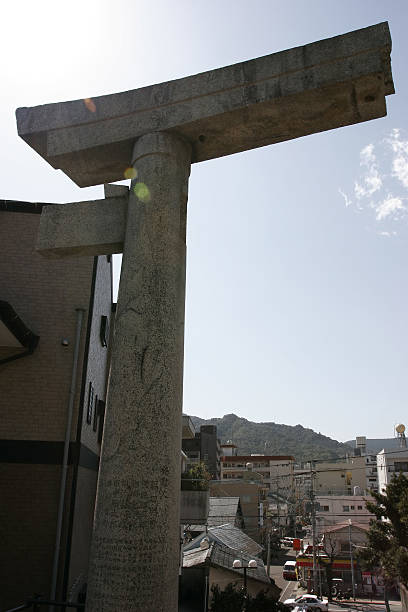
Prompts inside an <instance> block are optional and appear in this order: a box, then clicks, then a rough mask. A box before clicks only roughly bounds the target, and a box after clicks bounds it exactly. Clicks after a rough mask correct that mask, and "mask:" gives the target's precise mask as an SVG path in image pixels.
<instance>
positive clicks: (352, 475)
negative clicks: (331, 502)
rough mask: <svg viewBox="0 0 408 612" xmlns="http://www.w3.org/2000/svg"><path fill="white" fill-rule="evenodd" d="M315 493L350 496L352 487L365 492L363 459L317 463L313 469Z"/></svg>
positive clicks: (348, 458)
mask: <svg viewBox="0 0 408 612" xmlns="http://www.w3.org/2000/svg"><path fill="white" fill-rule="evenodd" d="M314 486H315V492H316V494H317V495H325V494H327V495H331V494H334V495H352V494H353V493H354V487H358V490H359V492H360V494H361V493H365V491H366V463H365V458H364V457H347V458H346V459H345V460H340V461H331V462H320V461H319V462H318V463H317V464H316V467H315V485H314Z"/></svg>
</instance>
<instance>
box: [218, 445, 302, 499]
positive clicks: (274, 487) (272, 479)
mask: <svg viewBox="0 0 408 612" xmlns="http://www.w3.org/2000/svg"><path fill="white" fill-rule="evenodd" d="M294 464H295V459H294V457H292V456H291V455H289V456H287V455H274V456H272V455H260V454H259V455H258V454H252V455H224V456H223V457H222V458H221V480H228V479H237V478H242V477H243V474H244V473H245V472H247V471H248V470H252V471H254V472H257V473H258V474H261V475H262V478H263V483H264V486H265V487H266V488H268V489H269V490H270V491H271V492H274V493H277V494H278V495H280V496H283V497H285V498H288V497H291V496H292V495H293V491H294Z"/></svg>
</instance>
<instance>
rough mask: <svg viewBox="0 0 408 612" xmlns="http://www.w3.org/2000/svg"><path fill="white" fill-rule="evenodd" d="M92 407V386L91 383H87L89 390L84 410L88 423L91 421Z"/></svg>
mask: <svg viewBox="0 0 408 612" xmlns="http://www.w3.org/2000/svg"><path fill="white" fill-rule="evenodd" d="M93 409H94V388H93V384H92V383H91V382H90V383H89V391H88V407H87V411H86V422H87V423H88V425H90V424H91V423H92V414H93Z"/></svg>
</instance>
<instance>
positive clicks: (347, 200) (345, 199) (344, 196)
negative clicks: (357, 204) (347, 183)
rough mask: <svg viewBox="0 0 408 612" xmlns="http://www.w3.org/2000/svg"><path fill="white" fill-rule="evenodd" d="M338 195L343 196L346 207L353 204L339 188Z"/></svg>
mask: <svg viewBox="0 0 408 612" xmlns="http://www.w3.org/2000/svg"><path fill="white" fill-rule="evenodd" d="M339 193H340V195H342V196H343V198H344V202H345V204H346V206H351V204H352V203H353V201H352V200H350V198H349V197H348V195H347V194H346V193H344V191H342V190H341V189H340V188H339Z"/></svg>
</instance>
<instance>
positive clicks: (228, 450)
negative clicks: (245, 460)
mask: <svg viewBox="0 0 408 612" xmlns="http://www.w3.org/2000/svg"><path fill="white" fill-rule="evenodd" d="M220 446H221V455H222V456H223V457H233V456H236V455H237V451H238V446H236V445H235V444H233V443H232V442H230V441H229V442H225V444H221V445H220Z"/></svg>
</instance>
